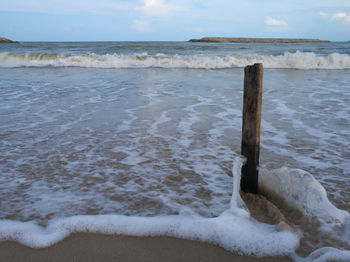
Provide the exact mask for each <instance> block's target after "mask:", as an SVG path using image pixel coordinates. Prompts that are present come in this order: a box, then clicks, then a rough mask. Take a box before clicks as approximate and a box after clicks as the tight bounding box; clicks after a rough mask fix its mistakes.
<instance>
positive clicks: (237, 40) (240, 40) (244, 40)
mask: <svg viewBox="0 0 350 262" xmlns="http://www.w3.org/2000/svg"><path fill="white" fill-rule="evenodd" d="M188 42H209V43H210V42H213V43H329V42H330V41H329V40H320V39H305V38H243V37H203V38H200V39H190V40H189V41H188Z"/></svg>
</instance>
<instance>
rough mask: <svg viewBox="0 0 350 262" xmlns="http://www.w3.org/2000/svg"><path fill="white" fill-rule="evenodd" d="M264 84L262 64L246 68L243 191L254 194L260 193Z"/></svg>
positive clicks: (243, 127) (242, 151)
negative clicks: (259, 170) (258, 168)
mask: <svg viewBox="0 0 350 262" xmlns="http://www.w3.org/2000/svg"><path fill="white" fill-rule="evenodd" d="M262 83H263V65H262V64H254V65H251V66H246V67H245V68H244V97H243V123H242V145H241V154H242V155H243V156H245V157H246V158H247V162H246V163H245V164H244V165H243V166H242V178H241V189H242V190H243V191H244V192H246V193H254V194H256V193H257V191H258V170H257V166H258V164H259V151H260V126H261V103H262Z"/></svg>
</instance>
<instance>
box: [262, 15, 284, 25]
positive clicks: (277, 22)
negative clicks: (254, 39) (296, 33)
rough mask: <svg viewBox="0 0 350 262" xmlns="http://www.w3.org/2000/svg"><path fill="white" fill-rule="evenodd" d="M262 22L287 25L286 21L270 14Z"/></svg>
mask: <svg viewBox="0 0 350 262" xmlns="http://www.w3.org/2000/svg"><path fill="white" fill-rule="evenodd" d="M264 22H265V24H267V25H268V26H288V24H287V22H286V21H284V20H277V19H274V18H272V17H271V16H268V17H266V18H265V21H264Z"/></svg>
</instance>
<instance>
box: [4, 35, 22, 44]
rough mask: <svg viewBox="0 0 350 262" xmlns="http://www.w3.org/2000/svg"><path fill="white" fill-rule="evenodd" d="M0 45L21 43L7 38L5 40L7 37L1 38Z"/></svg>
mask: <svg viewBox="0 0 350 262" xmlns="http://www.w3.org/2000/svg"><path fill="white" fill-rule="evenodd" d="M0 43H19V42H17V41H12V40H10V39H7V38H5V37H1V36H0Z"/></svg>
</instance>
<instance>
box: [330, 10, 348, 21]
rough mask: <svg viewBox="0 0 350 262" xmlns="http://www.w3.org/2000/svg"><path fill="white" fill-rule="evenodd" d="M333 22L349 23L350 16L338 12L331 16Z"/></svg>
mask: <svg viewBox="0 0 350 262" xmlns="http://www.w3.org/2000/svg"><path fill="white" fill-rule="evenodd" d="M332 19H333V20H338V21H341V22H344V23H350V16H349V15H347V14H346V13H343V12H340V13H336V14H334V15H333V16H332Z"/></svg>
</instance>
